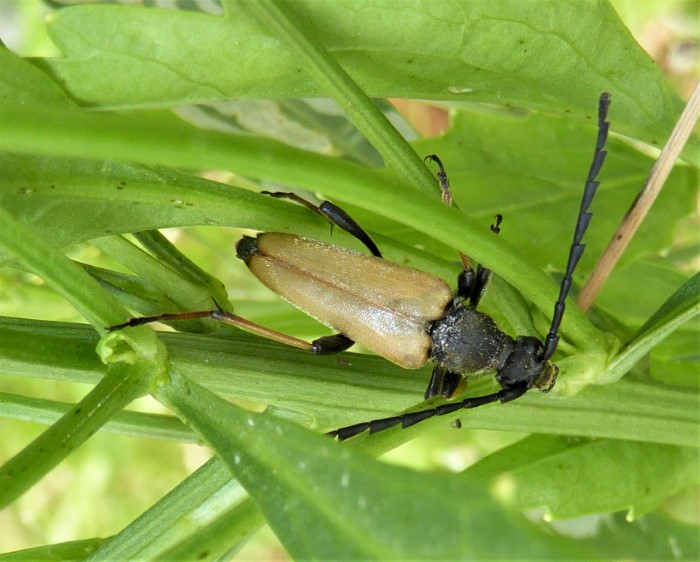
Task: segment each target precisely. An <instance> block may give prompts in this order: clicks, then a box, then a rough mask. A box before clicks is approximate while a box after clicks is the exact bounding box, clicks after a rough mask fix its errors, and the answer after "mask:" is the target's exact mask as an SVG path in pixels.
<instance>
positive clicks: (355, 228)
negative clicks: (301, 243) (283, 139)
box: [260, 191, 382, 258]
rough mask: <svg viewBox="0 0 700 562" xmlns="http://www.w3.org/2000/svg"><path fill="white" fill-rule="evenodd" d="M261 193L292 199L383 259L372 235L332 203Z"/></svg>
mask: <svg viewBox="0 0 700 562" xmlns="http://www.w3.org/2000/svg"><path fill="white" fill-rule="evenodd" d="M260 193H263V194H264V195H269V196H271V197H275V198H277V199H291V200H292V201H295V202H297V203H299V204H300V205H304V207H306V208H307V209H310V210H312V211H313V212H315V213H318V214H319V215H322V216H324V217H325V218H326V219H327V220H328V221H329V222H330V223H331V225H336V226H338V227H339V228H342V229H343V230H344V231H345V232H347V233H348V234H352V235H353V236H354V237H355V238H357V239H358V240H359V241H360V242H362V243H363V244H364V245H365V246H367V249H368V250H369V251H370V252H372V254H373V255H375V256H377V257H378V258H381V257H382V253H381V252H380V251H379V248H377V245H376V244H375V243H374V240H372V238H371V237H370V235H369V234H367V231H365V229H364V228H362V227H361V226H360V225H359V224H358V223H357V222H356V221H355V219H353V218H352V217H351V216H350V215H349V214H348V213H346V212H345V211H344V210H343V209H341V208H340V207H338V206H337V205H335V204H333V203H331V202H330V201H322V202H321V204H320V205H318V206H316V205H314V204H313V203H311V202H309V201H307V200H306V199H304V198H303V197H299V196H298V195H297V194H296V193H287V192H284V191H275V192H272V191H261V192H260Z"/></svg>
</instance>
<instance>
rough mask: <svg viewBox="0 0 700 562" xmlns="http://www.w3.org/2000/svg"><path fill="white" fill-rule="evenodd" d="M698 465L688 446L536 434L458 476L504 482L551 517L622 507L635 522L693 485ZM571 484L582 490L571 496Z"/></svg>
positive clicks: (521, 504)
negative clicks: (581, 492) (580, 492)
mask: <svg viewBox="0 0 700 562" xmlns="http://www.w3.org/2000/svg"><path fill="white" fill-rule="evenodd" d="M699 463H700V458H699V457H698V450H697V449H692V448H683V447H672V446H667V445H656V444H651V443H638V442H634V441H617V440H611V439H600V440H592V441H591V440H584V439H564V438H559V437H554V436H544V435H533V436H530V437H527V438H525V439H523V440H522V441H520V442H518V443H516V444H515V445H511V446H510V447H506V448H504V449H501V450H500V451H498V452H497V453H495V454H493V455H490V456H489V457H487V458H486V459H483V460H482V461H480V462H478V463H476V464H475V465H473V466H472V467H470V468H469V469H467V470H465V471H464V472H463V473H462V477H463V478H464V479H465V480H467V479H470V478H483V479H486V480H491V481H492V485H494V486H508V489H509V490H510V492H511V493H512V496H513V502H514V503H515V505H517V506H518V508H519V509H521V510H525V509H535V508H538V509H544V511H545V517H547V518H549V519H567V518H572V517H578V516H581V515H588V514H592V513H609V512H613V511H622V510H626V511H629V515H628V518H629V519H636V518H638V517H640V516H641V515H643V514H645V513H647V512H649V511H651V510H652V509H655V508H656V507H658V505H659V504H660V503H661V502H662V501H663V500H665V499H666V498H667V497H668V496H670V495H672V494H674V493H676V492H678V491H679V490H681V489H683V488H686V487H690V486H693V485H696V484H698V481H699V479H700V476H698V471H697V469H698V466H699ZM603 475H605V476H603ZM631 475H634V477H632V476H631ZM573 482H575V483H576V487H577V488H578V489H582V490H586V492H585V493H584V494H572V493H571V488H572V483H573Z"/></svg>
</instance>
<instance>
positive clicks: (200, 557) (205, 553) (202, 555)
mask: <svg viewBox="0 0 700 562" xmlns="http://www.w3.org/2000/svg"><path fill="white" fill-rule="evenodd" d="M208 556H209V551H208V550H203V551H202V552H200V553H199V555H198V556H197V560H204V559H205V558H207V557H208Z"/></svg>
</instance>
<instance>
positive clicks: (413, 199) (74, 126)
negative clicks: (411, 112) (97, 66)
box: [0, 105, 606, 350]
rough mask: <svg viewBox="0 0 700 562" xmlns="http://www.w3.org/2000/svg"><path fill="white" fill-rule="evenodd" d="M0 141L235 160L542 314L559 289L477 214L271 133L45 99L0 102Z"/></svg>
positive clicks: (596, 336)
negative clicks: (448, 258) (463, 255)
mask: <svg viewBox="0 0 700 562" xmlns="http://www.w3.org/2000/svg"><path fill="white" fill-rule="evenodd" d="M153 135H156V136H157V138H158V139H159V141H158V142H157V143H154V142H151V141H150V140H149V139H151V138H153ZM47 139H50V141H49V140H47ZM2 148H5V149H7V150H10V151H23V152H37V153H44V154H55V155H61V154H64V155H73V156H85V157H90V158H107V159H111V160H115V159H117V160H124V161H128V160H136V161H141V162H148V163H152V164H156V163H159V164H165V165H170V166H180V167H181V166H189V167H193V168H202V169H206V168H210V169H217V168H224V169H235V170H236V171H238V172H239V173H241V174H245V175H250V176H251V177H263V176H265V178H266V179H267V180H269V181H279V182H281V183H285V184H288V185H298V186H300V187H303V188H305V189H309V190H312V191H320V192H325V193H327V194H328V195H329V196H331V197H337V198H338V200H341V201H346V202H349V203H352V204H354V205H357V206H358V207H361V208H364V209H368V210H370V211H373V212H376V213H379V214H381V215H382V216H386V217H387V218H390V219H392V220H396V221H399V222H401V223H402V224H406V225H408V226H410V227H412V228H415V229H416V230H418V231H420V232H423V233H425V234H426V235H428V236H432V237H433V238H435V239H436V240H439V241H440V242H443V243H444V244H446V245H448V246H451V247H453V248H455V249H456V250H458V251H460V250H462V249H463V248H464V247H469V248H470V250H469V253H470V257H472V258H474V259H475V260H476V261H477V262H479V263H484V264H486V265H487V266H489V267H492V268H493V269H494V271H496V272H497V273H498V274H499V275H501V276H502V277H503V278H504V279H506V280H507V281H508V282H509V283H511V284H512V285H514V286H516V287H517V288H518V289H519V290H520V291H521V292H522V293H523V294H524V295H525V296H526V297H527V298H528V300H530V301H531V302H533V303H534V304H535V305H536V306H538V307H539V308H540V309H541V310H542V312H543V313H544V314H546V315H547V316H549V315H551V303H552V302H554V300H555V299H556V294H557V292H558V289H557V287H556V286H555V284H554V283H553V282H552V280H551V279H550V278H549V277H547V276H546V275H545V274H544V273H543V272H542V271H541V270H540V269H538V268H535V267H533V266H532V264H531V263H530V262H528V260H527V259H525V258H523V257H522V256H521V255H520V254H519V253H518V252H517V251H516V250H515V249H514V248H512V247H511V246H510V245H508V244H507V243H506V242H504V241H503V240H501V239H500V238H499V237H498V236H493V235H492V234H491V233H489V232H488V231H486V230H485V229H484V228H483V227H482V225H481V224H479V223H477V222H476V221H475V220H473V219H471V218H470V217H468V216H465V215H463V214H462V213H460V212H459V211H458V210H457V209H455V208H453V207H447V206H446V205H444V204H442V203H441V202H440V200H439V198H438V197H435V196H428V195H426V194H424V193H422V192H416V193H413V194H412V195H411V196H410V197H408V196H406V194H405V193H400V192H397V191H396V190H395V189H394V183H393V182H392V181H389V179H388V178H387V176H386V175H385V174H382V173H378V172H377V171H373V170H370V169H368V168H364V167H362V166H358V165H355V164H352V163H350V162H346V161H341V160H337V159H332V158H328V157H324V156H321V155H317V154H313V153H310V152H307V151H303V150H298V149H293V148H291V147H288V146H285V145H282V144H281V143H278V142H274V141H269V140H266V139H260V138H255V137H235V136H232V135H224V134H220V133H212V132H202V131H198V130H195V129H192V128H189V127H185V126H180V125H178V126H173V125H172V124H167V125H165V124H164V125H161V126H159V125H154V124H149V126H148V127H146V126H144V125H143V124H141V123H139V122H137V121H135V120H130V119H128V118H124V117H121V118H119V119H114V118H113V117H112V116H104V115H94V114H87V113H85V112H80V113H77V112H76V113H74V112H71V113H70V114H69V115H67V114H66V113H65V112H61V113H58V112H54V111H52V110H50V109H47V108H46V107H43V106H36V107H29V108H27V107H23V106H14V107H8V106H6V105H4V106H0V149H2ZM154 189H155V188H154ZM221 212H223V211H221ZM226 216H227V217H229V216H230V214H226ZM437 223H439V224H440V225H441V227H440V228H439V229H436V228H435V224H437ZM239 226H242V225H239ZM246 226H247V225H246ZM562 331H563V333H564V335H565V337H566V338H568V339H570V340H571V341H572V342H574V343H575V345H576V346H577V347H578V348H579V349H599V350H602V349H604V348H605V346H606V343H605V341H604V340H603V339H602V336H601V334H600V332H599V331H598V330H597V329H596V328H594V327H593V326H592V325H591V323H590V322H589V321H588V319H587V318H586V317H585V316H584V315H583V314H582V313H581V311H580V310H578V309H577V308H576V307H574V306H570V307H569V308H568V310H567V314H566V315H565V317H564V320H563V323H562Z"/></svg>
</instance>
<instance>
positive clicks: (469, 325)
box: [110, 93, 610, 440]
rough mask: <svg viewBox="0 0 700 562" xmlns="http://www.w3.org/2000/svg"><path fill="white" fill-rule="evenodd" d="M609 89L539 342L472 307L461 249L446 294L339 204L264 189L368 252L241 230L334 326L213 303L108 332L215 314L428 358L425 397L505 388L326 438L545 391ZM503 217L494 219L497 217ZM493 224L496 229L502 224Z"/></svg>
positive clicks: (267, 276) (269, 333) (476, 285)
mask: <svg viewBox="0 0 700 562" xmlns="http://www.w3.org/2000/svg"><path fill="white" fill-rule="evenodd" d="M609 105H610V95H609V94H607V93H603V94H602V95H601V96H600V101H599V105H598V137H597V140H596V144H595V151H594V155H593V162H592V164H591V167H590V170H589V172H588V178H587V179H586V185H585V187H584V191H583V197H582V200H581V208H580V211H579V214H578V219H577V221H576V228H575V229H574V237H573V243H572V245H571V249H570V251H569V259H568V262H567V265H566V270H565V273H564V278H563V279H562V282H561V286H560V290H559V298H558V299H557V301H556V303H555V305H554V314H553V316H552V324H551V326H550V328H549V333H548V334H547V336H546V337H545V339H544V342H542V341H540V340H539V339H537V338H535V337H532V336H519V337H517V338H516V339H515V340H514V339H512V338H511V337H510V336H508V335H507V334H505V333H503V332H502V331H501V330H499V329H498V327H497V326H496V324H495V322H494V321H493V320H492V319H491V317H489V316H487V315H486V314H484V313H483V312H479V311H478V310H477V305H478V304H479V301H480V300H481V297H482V295H483V293H484V291H485V289H486V286H487V284H488V281H489V278H490V276H491V271H490V270H488V269H486V268H485V267H483V266H481V265H478V267H477V268H476V271H474V269H473V268H472V267H471V265H469V261H468V260H467V259H466V257H464V256H462V261H463V262H464V268H463V270H462V272H461V273H460V274H459V277H458V279H457V292H456V294H454V295H453V294H452V292H451V290H450V288H449V287H448V285H447V284H446V283H445V282H444V281H443V280H442V279H439V278H437V277H434V276H432V275H429V274H427V273H423V272H421V271H417V270H415V269H412V268H409V267H406V266H402V265H398V264H394V263H391V262H387V261H384V260H383V259H382V255H381V253H380V251H379V249H378V248H377V246H376V244H375V243H374V241H373V240H372V238H371V237H370V236H369V235H368V234H367V233H366V232H365V231H364V230H363V229H362V227H361V226H360V225H358V224H357V223H356V222H355V221H354V220H353V219H352V217H350V216H349V215H348V214H347V213H346V212H345V211H343V210H342V209H340V208H339V207H337V206H336V205H334V204H332V203H330V202H328V201H324V202H322V203H321V204H320V205H319V206H316V205H313V204H312V203H310V202H308V201H306V200H304V199H302V198H301V197H299V196H297V195H294V194H291V193H268V195H272V196H273V197H284V198H288V199H292V200H293V201H296V202H297V203H300V204H302V205H304V206H306V207H308V208H309V209H311V210H313V211H314V212H317V213H320V214H321V215H323V216H324V217H326V218H327V219H328V220H329V221H330V222H331V224H332V225H336V226H338V227H340V228H342V229H343V230H345V231H347V232H349V233H350V234H352V235H353V236H355V237H356V238H357V239H358V240H360V241H361V242H362V243H363V244H364V245H365V246H366V247H367V248H368V249H369V251H370V252H371V253H372V254H373V255H372V256H366V255H363V254H360V253H359V252H355V251H352V250H348V249H345V248H340V247H337V246H331V245H328V244H324V243H321V242H318V241H316V240H310V239H307V238H302V237H300V236H295V235H292V234H283V233H275V232H266V233H262V234H258V236H257V237H256V238H252V237H249V236H244V237H243V238H241V240H239V241H238V243H237V244H236V255H237V257H238V258H240V259H242V260H243V261H244V262H245V263H246V265H247V266H248V268H249V269H250V271H251V272H252V273H253V274H254V275H255V276H256V277H257V278H258V279H259V280H260V281H262V283H264V284H265V285H267V286H268V287H269V288H270V289H272V290H273V291H275V292H276V293H277V294H279V295H280V296H281V297H283V298H284V299H286V300H288V301H289V302H291V303H292V304H294V305H295V306H296V307H298V308H299V309H301V310H302V311H304V312H306V313H307V314H309V315H310V316H313V317H315V318H317V319H318V320H320V321H321V322H323V323H324V324H326V325H328V326H329V327H331V328H333V329H335V330H337V331H338V332H339V333H337V334H334V335H331V336H325V337H322V338H319V339H317V340H314V341H313V342H311V343H309V342H306V341H304V340H300V339H297V338H294V337H292V336H289V335H286V334H283V333H280V332H277V331H274V330H270V329H268V328H265V327H263V326H260V325H257V324H254V323H252V322H250V321H248V320H245V319H244V318H241V317H240V316H237V315H234V314H231V313H230V312H227V311H225V310H223V309H222V308H220V307H218V304H217V310H206V311H197V312H185V313H168V314H160V315H158V316H147V317H141V318H132V319H131V320H129V321H128V322H126V323H124V324H120V325H118V326H113V327H112V328H110V329H111V330H116V329H121V328H124V327H127V326H136V325H140V324H146V323H149V322H156V321H170V320H187V319H193V318H211V319H214V320H218V321H221V322H225V323H227V324H232V325H234V326H238V327H239V328H242V329H244V330H247V331H251V332H254V333H257V334H259V335H262V336H264V337H267V338H271V339H274V340H277V341H280V342H282V343H285V344H287V345H291V346H294V347H297V348H300V349H304V350H307V351H311V352H313V353H317V354H330V353H338V352H341V351H344V350H346V349H348V348H349V347H350V346H351V345H352V344H353V343H354V342H359V343H361V344H362V345H364V346H365V347H367V348H369V349H371V350H372V351H374V352H376V353H378V354H379V355H381V356H383V357H385V358H386V359H388V360H389V361H391V362H393V363H396V364H397V365H399V366H401V367H404V368H406V369H417V368H419V367H422V366H423V365H425V364H426V363H427V362H428V361H429V360H430V361H432V362H433V363H434V364H435V366H434V368H433V373H432V376H431V378H430V382H429V383H428V387H427V389H426V391H425V398H426V399H428V398H432V397H434V396H437V395H441V396H442V397H444V398H449V397H451V396H453V395H454V394H455V393H456V392H457V390H458V389H459V387H460V383H461V381H462V375H463V374H467V375H468V374H470V373H475V372H477V371H483V370H487V369H490V370H495V371H496V375H495V376H496V380H497V381H498V383H499V384H500V385H501V390H499V391H498V392H494V393H492V394H488V395H486V396H477V397H473V398H466V399H465V400H462V401H459V402H453V403H447V404H442V405H440V406H437V407H435V408H430V409H426V410H421V411H417V412H410V413H407V414H402V415H398V416H393V417H389V418H382V419H376V420H372V421H368V422H363V423H358V424H355V425H351V426H348V427H343V428H340V429H336V430H334V431H331V432H329V433H328V435H331V436H334V437H338V438H339V439H341V440H342V439H347V438H349V437H352V436H354V435H357V434H358V433H361V432H363V431H365V430H367V429H369V431H370V433H372V432H376V431H381V430H384V429H387V428H389V427H392V426H394V425H397V424H399V423H400V424H401V425H402V427H404V428H405V427H408V426H411V425H414V424H416V423H418V422H420V421H422V420H424V419H427V418H430V417H432V416H440V415H444V414H448V413H450V412H455V411H457V410H460V409H462V408H476V407H478V406H483V405H484V404H489V403H491V402H496V401H498V402H510V401H511V400H515V399H516V398H519V397H520V396H522V395H523V394H525V393H526V392H527V391H528V390H529V389H531V388H532V387H533V386H534V387H536V388H537V389H539V390H541V391H542V392H548V391H549V390H551V388H552V387H553V386H554V383H555V381H556V378H557V374H558V372H559V369H558V368H557V366H556V365H554V364H552V363H550V361H549V360H550V358H551V357H552V355H554V352H555V350H556V349H557V344H558V343H559V336H558V335H557V334H558V331H559V325H560V323H561V320H562V317H563V316H564V308H565V306H566V305H565V301H566V297H567V295H568V294H569V290H570V288H571V282H572V275H573V273H574V270H575V269H576V265H577V264H578V262H579V259H580V258H581V256H582V254H583V250H584V248H585V246H584V244H582V243H581V240H582V238H583V235H584V233H585V232H586V229H587V228H588V223H589V222H590V219H591V213H590V212H588V208H589V205H590V204H591V201H592V200H593V197H594V195H595V192H596V189H597V188H598V184H599V182H598V181H596V176H597V175H598V172H599V171H600V168H601V166H602V165H603V161H604V160H605V155H606V151H605V150H603V147H604V145H605V142H606V140H607V135H608V126H609V123H608V122H607V121H606V118H607V112H608V107H609ZM427 159H429V160H432V161H434V162H436V163H437V165H438V167H439V172H438V179H439V182H440V186H441V189H442V194H443V200H444V201H445V202H447V203H449V201H450V195H449V184H448V181H447V175H446V174H445V170H444V168H443V166H442V163H441V162H440V160H439V159H438V158H437V157H436V156H429V157H428V158H427ZM497 218H498V222H500V216H499V217H497ZM492 229H493V230H494V231H495V232H497V231H498V223H497V224H496V226H493V227H492Z"/></svg>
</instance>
